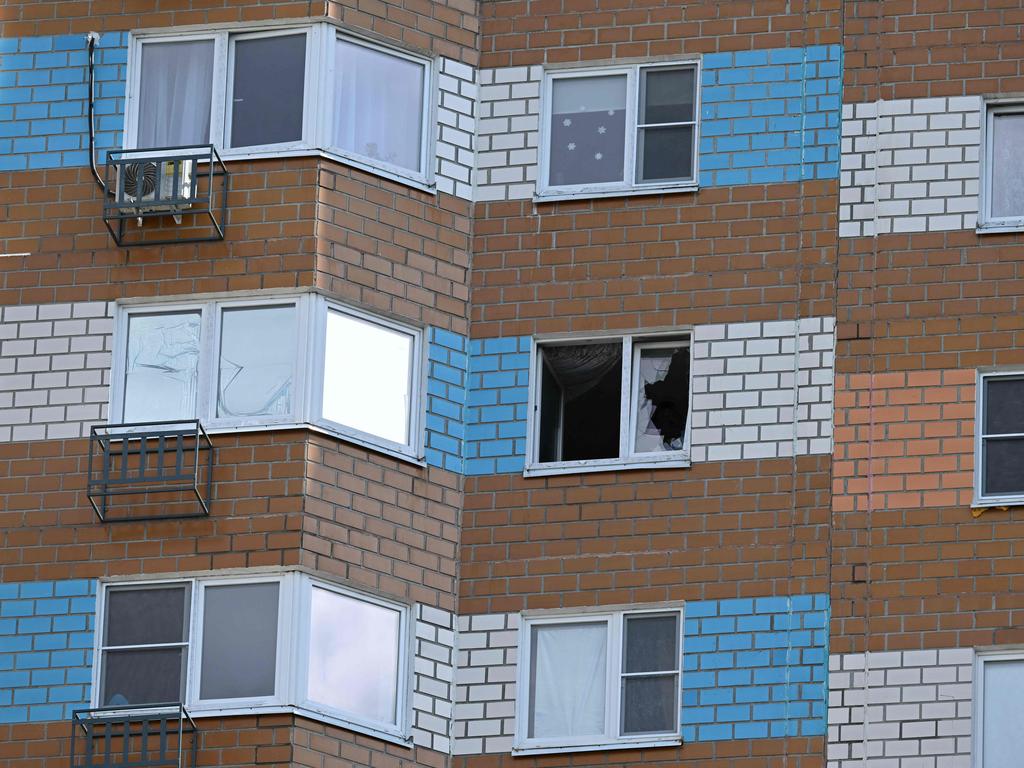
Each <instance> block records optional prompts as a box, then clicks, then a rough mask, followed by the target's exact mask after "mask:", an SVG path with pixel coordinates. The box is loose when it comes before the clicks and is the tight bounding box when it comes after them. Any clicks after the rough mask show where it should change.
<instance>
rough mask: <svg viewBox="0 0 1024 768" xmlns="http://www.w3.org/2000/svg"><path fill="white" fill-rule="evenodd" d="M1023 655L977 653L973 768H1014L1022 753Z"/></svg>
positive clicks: (1008, 652)
mask: <svg viewBox="0 0 1024 768" xmlns="http://www.w3.org/2000/svg"><path fill="white" fill-rule="evenodd" d="M1021 690H1024V652H1022V651H1020V650H1015V651H991V652H985V653H979V654H978V655H977V657H976V663H975V666H974V728H973V732H974V738H973V746H974V748H973V750H972V755H973V767H974V768H1005V767H1006V766H1011V765H1018V764H1019V763H1020V755H1021V754H1022V753H1024V720H1022V719H1021V717H1020V692H1021Z"/></svg>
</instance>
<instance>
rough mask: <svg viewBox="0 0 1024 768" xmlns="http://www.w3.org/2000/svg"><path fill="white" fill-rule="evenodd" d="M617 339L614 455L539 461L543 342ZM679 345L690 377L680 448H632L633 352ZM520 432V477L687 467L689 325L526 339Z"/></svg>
mask: <svg viewBox="0 0 1024 768" xmlns="http://www.w3.org/2000/svg"><path fill="white" fill-rule="evenodd" d="M615 341H621V343H622V392H621V396H620V400H619V455H618V456H617V457H615V458H609V459H578V460H574V461H547V462H542V461H541V460H540V407H541V402H540V398H541V389H542V387H541V372H542V370H543V361H542V359H541V350H542V348H543V347H551V346H554V347H559V346H570V345H585V344H602V343H603V344H607V343H610V342H615ZM665 346H685V347H687V348H688V349H689V350H690V382H689V385H688V391H687V398H688V401H689V403H688V406H687V412H686V427H685V429H684V430H683V447H682V449H681V450H678V451H658V452H653V451H652V452H649V453H637V452H636V449H635V439H634V438H635V435H634V434H633V433H634V431H635V427H636V418H637V413H636V411H637V406H636V402H635V398H634V397H633V392H634V387H635V386H636V384H637V382H638V380H639V365H638V363H639V359H640V356H639V355H635V354H634V352H635V351H637V350H640V349H643V348H657V347H665ZM527 400H528V404H527V416H526V434H527V436H528V443H527V454H526V466H525V468H524V470H523V475H524V477H541V476H545V475H565V474H572V473H577V472H602V471H613V470H619V469H653V468H658V467H688V466H690V425H691V422H692V421H693V419H692V414H693V332H692V330H690V329H681V330H673V331H657V332H651V333H646V332H645V333H638V334H609V335H595V336H586V337H579V336H573V337H564V336H562V337H551V338H536V337H535V338H533V339H531V343H530V384H529V391H528V398H527Z"/></svg>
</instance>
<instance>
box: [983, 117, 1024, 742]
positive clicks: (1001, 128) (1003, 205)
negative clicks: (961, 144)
mask: <svg viewBox="0 0 1024 768" xmlns="http://www.w3.org/2000/svg"><path fill="white" fill-rule="evenodd" d="M1021 147H1024V114H1016V115H1014V114H1005V115H996V116H995V117H994V118H993V119H992V215H993V216H1024V154H1022V153H1021ZM986 762H987V761H986Z"/></svg>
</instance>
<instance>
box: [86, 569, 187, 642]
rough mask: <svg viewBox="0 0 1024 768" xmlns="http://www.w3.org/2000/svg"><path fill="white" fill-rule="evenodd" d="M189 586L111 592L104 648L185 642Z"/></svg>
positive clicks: (109, 594) (114, 590)
mask: <svg viewBox="0 0 1024 768" xmlns="http://www.w3.org/2000/svg"><path fill="white" fill-rule="evenodd" d="M187 596H188V585H186V584H178V585H175V586H173V587H153V588H145V589H112V590H110V592H108V593H107V639H106V642H105V643H104V645H108V646H109V645H154V644H157V643H180V642H182V641H184V640H187V639H188V622H187V621H185V615H186V613H187V612H188V599H187Z"/></svg>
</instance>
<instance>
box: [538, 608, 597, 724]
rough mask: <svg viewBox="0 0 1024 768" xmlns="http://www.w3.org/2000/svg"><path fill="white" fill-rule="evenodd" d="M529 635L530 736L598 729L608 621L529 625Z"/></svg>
mask: <svg viewBox="0 0 1024 768" xmlns="http://www.w3.org/2000/svg"><path fill="white" fill-rule="evenodd" d="M532 640H533V663H532V670H531V671H532V674H531V680H530V687H531V689H532V695H531V697H530V737H531V738H536V739H544V738H558V737H578V736H594V735H600V734H603V733H604V731H605V724H604V720H605V710H604V707H605V690H606V688H607V684H606V680H607V669H608V665H607V654H608V648H607V645H608V625H607V624H605V623H604V622H601V623H594V624H553V625H551V626H546V627H534V629H533V637H532Z"/></svg>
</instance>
